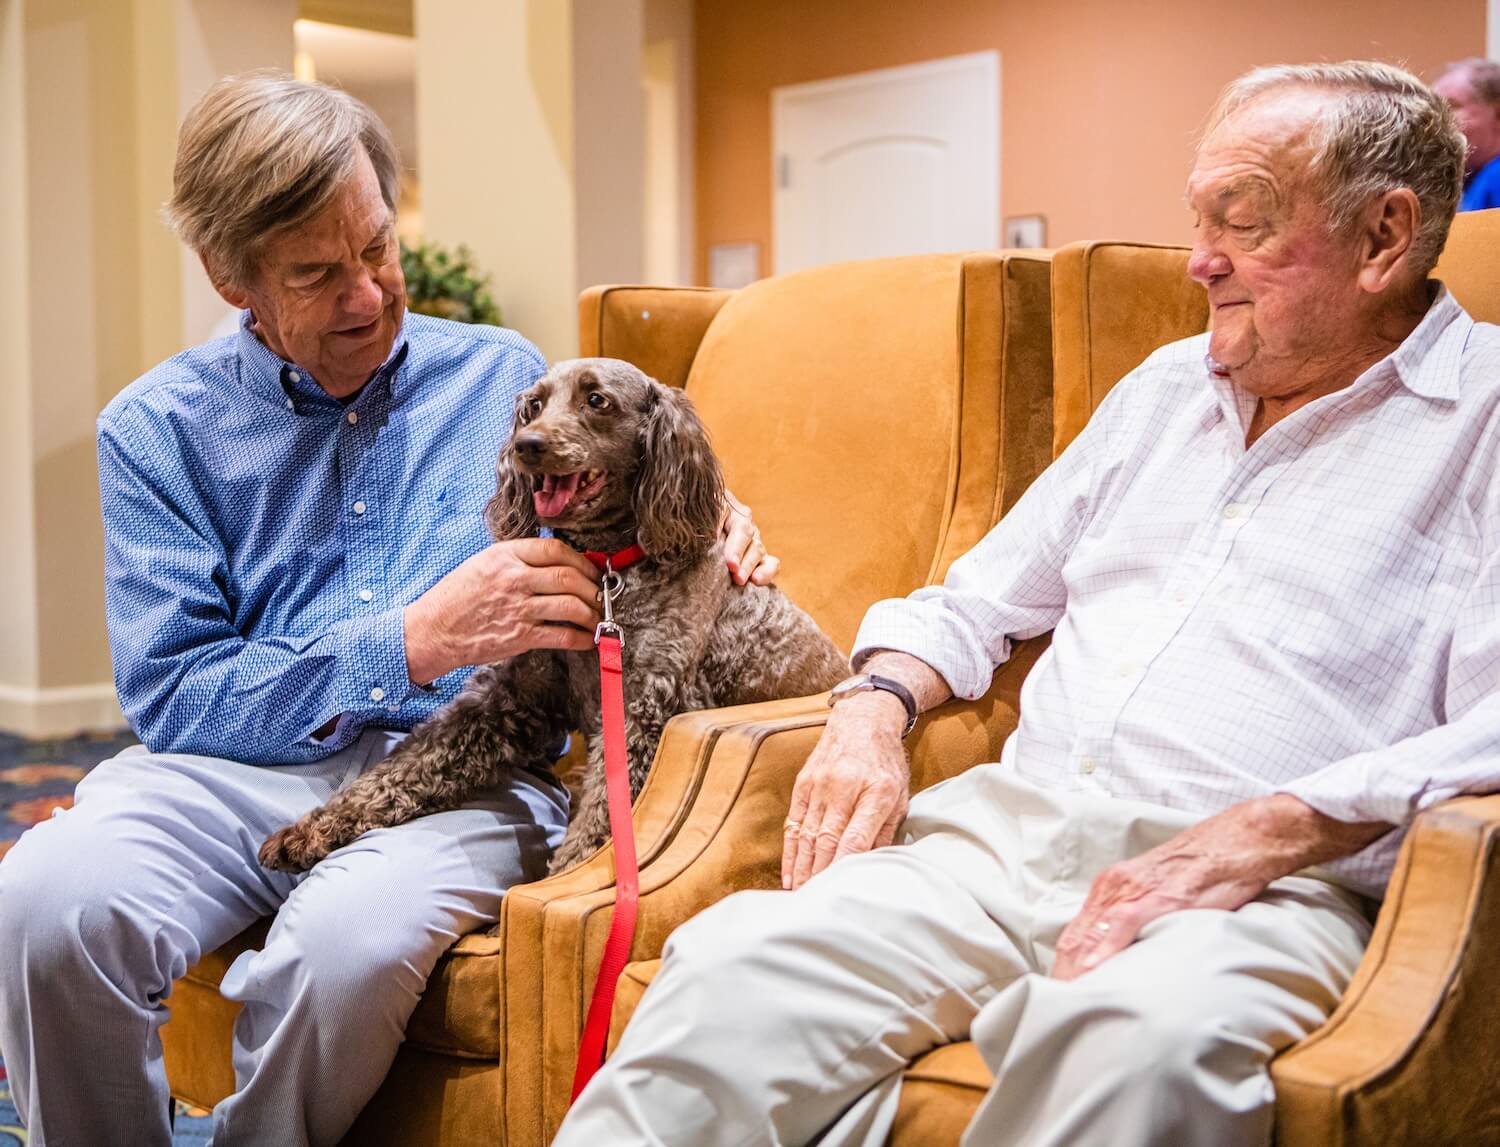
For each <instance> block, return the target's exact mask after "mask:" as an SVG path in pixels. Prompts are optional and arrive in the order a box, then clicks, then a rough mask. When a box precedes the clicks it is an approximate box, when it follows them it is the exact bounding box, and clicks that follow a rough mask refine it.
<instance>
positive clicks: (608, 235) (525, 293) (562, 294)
mask: <svg viewBox="0 0 1500 1147" xmlns="http://www.w3.org/2000/svg"><path fill="white" fill-rule="evenodd" d="M416 32H417V147H418V148H419V150H420V152H421V157H420V163H419V168H420V170H421V172H422V215H423V222H424V229H425V231H426V237H427V238H429V239H432V240H435V241H437V242H440V243H443V244H446V245H452V246H456V245H458V244H460V243H463V244H466V245H467V246H469V247H470V248H471V249H472V250H473V251H474V254H475V256H476V259H477V262H478V263H479V264H480V266H481V267H482V268H484V269H485V270H487V271H488V272H489V273H490V274H491V275H492V277H493V281H494V289H495V299H496V302H498V303H499V305H500V309H501V312H502V315H503V318H504V322H505V324H506V325H507V326H510V327H514V328H515V329H516V330H518V331H520V332H521V333H522V334H523V335H525V336H526V337H527V338H529V339H531V340H532V341H533V342H534V343H536V344H537V346H538V347H540V348H541V350H542V353H543V354H545V355H546V356H547V358H548V359H549V360H554V361H555V360H557V359H559V358H567V357H570V356H572V355H573V354H576V353H577V348H578V318H577V299H578V292H579V291H580V290H582V289H583V288H584V287H586V286H589V285H591V284H593V283H596V282H621V281H634V280H638V279H639V278H640V276H641V274H642V230H643V225H642V217H643V214H644V208H643V199H642V195H643V192H642V189H641V183H642V178H643V175H642V173H643V166H642V164H643V160H642V133H643V128H642V124H641V35H642V17H641V0H492V2H490V3H485V4H481V5H459V4H454V3H452V0H416Z"/></svg>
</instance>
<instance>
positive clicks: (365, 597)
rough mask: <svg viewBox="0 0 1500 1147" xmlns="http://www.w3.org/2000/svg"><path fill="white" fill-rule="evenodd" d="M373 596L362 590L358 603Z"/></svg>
mask: <svg viewBox="0 0 1500 1147" xmlns="http://www.w3.org/2000/svg"><path fill="white" fill-rule="evenodd" d="M374 596H375V595H374V594H373V593H371V592H370V591H369V590H367V589H362V590H360V591H359V600H360V601H369V600H370V599H371V598H373V597H374ZM377 700H378V698H377Z"/></svg>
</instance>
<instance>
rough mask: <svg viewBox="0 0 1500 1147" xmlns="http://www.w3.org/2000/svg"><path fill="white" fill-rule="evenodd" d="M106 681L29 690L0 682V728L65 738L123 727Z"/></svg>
mask: <svg viewBox="0 0 1500 1147" xmlns="http://www.w3.org/2000/svg"><path fill="white" fill-rule="evenodd" d="M128 724H129V723H128V722H127V721H126V720H125V714H124V713H122V712H120V702H119V698H118V697H116V695H115V687H114V685H113V684H112V683H110V682H104V683H101V684H98V685H67V686H63V687H61V688H56V689H32V688H27V687H25V686H20V685H5V684H0V730H4V731H5V732H7V733H19V734H20V735H21V736H23V737H67V736H71V735H73V734H74V733H82V732H87V731H90V730H94V729H124V728H126V727H127V726H128Z"/></svg>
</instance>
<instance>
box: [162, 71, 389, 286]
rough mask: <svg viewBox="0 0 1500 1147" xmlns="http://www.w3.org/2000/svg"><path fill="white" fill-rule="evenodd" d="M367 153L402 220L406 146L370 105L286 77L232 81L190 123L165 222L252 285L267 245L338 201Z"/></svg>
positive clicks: (232, 276) (219, 270) (229, 274)
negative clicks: (399, 145) (402, 148)
mask: <svg viewBox="0 0 1500 1147" xmlns="http://www.w3.org/2000/svg"><path fill="white" fill-rule="evenodd" d="M361 150H363V152H364V153H365V154H366V155H368V156H369V157H370V164H371V166H372V167H374V169H375V176H376V178H377V179H378V180H379V181H380V194H381V197H382V198H383V199H384V200H385V203H386V206H387V207H389V208H390V209H391V210H392V212H394V211H395V209H396V196H397V188H398V179H399V160H398V159H397V157H396V145H395V144H394V143H393V142H392V141H391V136H390V133H389V132H388V131H387V130H386V127H385V125H384V124H383V123H381V122H380V118H379V117H378V116H377V115H376V114H375V113H374V112H372V111H371V110H370V109H369V108H368V107H366V106H365V105H364V104H363V103H361V102H360V101H359V100H357V99H355V98H354V97H353V96H351V95H349V94H348V93H347V92H343V91H340V90H339V89H338V88H334V87H329V86H328V85H327V84H319V83H306V82H304V81H302V80H296V79H293V78H292V77H291V76H288V75H285V74H283V73H279V72H248V73H245V74H244V75H239V76H230V77H228V78H226V79H223V80H220V81H219V82H218V83H217V84H215V85H214V86H213V87H212V88H210V89H209V90H208V94H207V95H205V96H204V97H203V98H202V99H201V100H199V101H198V104H197V105H196V106H195V107H194V108H193V110H192V111H190V112H189V113H188V115H187V119H185V120H184V121H183V124H182V130H181V131H180V132H179V133H178V137H177V163H176V166H175V167H174V168H173V171H172V199H171V202H169V203H168V204H167V205H166V208H165V210H164V214H165V216H166V218H167V221H168V222H169V223H170V224H171V225H172V228H173V230H175V231H176V232H177V234H178V236H179V237H180V238H181V239H182V240H183V242H185V243H187V245H188V246H189V247H191V248H192V249H193V250H194V251H196V252H198V254H199V255H200V256H202V257H203V258H204V259H205V260H206V261H207V262H208V264H209V265H210V266H211V267H212V268H213V270H214V274H216V275H218V276H221V277H223V278H226V279H228V280H229V281H230V282H232V283H234V284H236V285H241V286H242V285H244V284H246V283H248V282H250V281H251V280H252V279H253V277H254V275H255V271H256V267H257V263H258V260H259V256H260V253H261V250H262V248H263V245H264V244H265V242H266V240H267V239H269V238H272V237H274V236H276V235H279V234H282V233H284V232H286V231H288V230H290V229H292V228H294V227H297V226H299V225H300V224H302V223H305V222H307V220H309V219H311V218H312V217H313V216H315V215H317V214H318V213H319V212H320V211H322V210H323V209H324V208H325V207H327V206H328V205H329V203H331V202H332V201H333V198H334V197H335V196H336V195H337V194H338V191H339V188H340V187H342V186H343V185H344V184H345V183H346V182H347V181H348V180H349V178H350V176H351V175H352V174H353V172H354V169H355V166H356V164H358V162H359V155H360V152H361Z"/></svg>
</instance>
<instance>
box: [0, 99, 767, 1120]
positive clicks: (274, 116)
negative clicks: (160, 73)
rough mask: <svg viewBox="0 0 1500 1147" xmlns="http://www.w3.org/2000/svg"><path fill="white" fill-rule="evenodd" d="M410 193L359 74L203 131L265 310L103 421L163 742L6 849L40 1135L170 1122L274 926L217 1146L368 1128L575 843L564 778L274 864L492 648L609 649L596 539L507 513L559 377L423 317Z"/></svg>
mask: <svg viewBox="0 0 1500 1147" xmlns="http://www.w3.org/2000/svg"><path fill="white" fill-rule="evenodd" d="M396 182H397V158H396V154H395V149H394V146H393V145H392V143H391V140H390V137H389V136H388V134H387V133H386V131H385V129H384V127H383V126H382V125H381V124H380V122H379V120H378V119H376V117H375V116H374V115H373V113H371V112H370V111H369V109H368V108H366V107H365V106H364V105H362V104H360V103H359V102H358V101H356V100H354V99H352V98H350V97H349V96H347V95H345V94H344V93H342V92H339V91H337V90H335V89H332V88H329V87H326V86H322V85H316V84H304V83H299V82H297V81H294V80H291V79H287V78H277V77H269V76H266V75H252V76H246V77H240V78H232V79H229V80H226V81H223V82H222V83H220V84H219V85H217V86H216V87H215V88H214V89H213V90H212V91H211V92H210V93H209V94H208V95H207V96H206V97H205V98H204V100H203V101H202V102H201V103H200V104H199V105H198V107H197V108H196V109H194V111H193V112H192V113H191V114H190V115H189V116H188V118H187V120H186V122H185V123H184V125H183V128H182V134H181V138H180V140H179V148H178V156H177V164H176V171H175V179H174V196H173V200H172V202H171V204H170V205H169V207H168V215H169V216H170V218H171V220H172V222H173V224H174V226H175V227H176V229H177V231H178V233H179V234H180V235H181V236H182V237H183V239H184V240H185V241H186V242H187V243H188V244H189V245H190V246H191V247H192V248H193V249H194V250H195V251H197V252H198V254H199V255H200V257H201V258H202V260H203V264H204V266H205V268H206V269H207V271H208V273H209V276H210V278H211V279H212V280H213V282H214V284H215V286H216V287H217V289H218V290H219V292H220V294H222V295H223V296H224V298H225V299H226V300H228V301H229V302H230V303H232V304H233V305H235V306H237V307H239V308H241V309H242V310H243V311H244V316H243V320H242V324H241V327H240V329H239V331H238V333H237V334H235V335H233V336H231V337H228V338H223V339H218V340H215V341H213V342H209V343H207V344H205V345H203V346H200V347H197V348H195V349H193V350H190V351H187V352H185V353H183V354H181V355H178V356H177V357H175V358H173V359H171V360H169V361H167V362H165V363H163V364H161V365H160V366H158V367H156V368H155V369H154V370H152V371H150V372H149V373H147V374H146V375H144V376H143V377H142V378H140V379H138V380H136V381H135V382H134V383H132V384H131V385H130V386H129V387H127V388H126V389H125V390H124V391H122V392H121V393H120V395H119V396H118V397H117V398H116V399H115V400H114V401H113V402H111V403H110V404H109V406H108V408H107V409H106V410H105V411H104V413H103V414H102V415H101V416H100V419H99V470H100V484H101V493H102V500H103V509H104V525H105V537H106V543H107V550H106V592H107V600H108V618H109V628H110V640H111V645H112V650H113V655H114V662H115V675H116V681H117V685H118V688H119V693H120V699H121V703H122V705H123V706H124V709H125V711H126V713H127V714H128V715H129V716H130V719H131V722H132V724H133V725H134V727H135V729H136V731H137V732H138V733H139V735H140V736H141V738H142V740H143V741H144V742H145V744H144V745H143V746H139V747H137V748H135V749H134V750H127V751H126V752H125V753H123V754H121V755H120V756H119V757H117V758H115V759H114V760H111V761H107V762H105V763H104V764H102V765H100V766H99V767H98V768H97V769H95V770H94V771H93V772H92V773H90V775H89V776H88V777H87V778H86V779H85V780H84V781H83V783H82V784H80V785H79V787H78V793H77V799H76V803H75V805H74V807H73V808H72V809H70V810H68V811H66V812H63V813H62V814H60V815H59V816H57V817H55V818H54V819H52V820H51V821H49V822H47V823H45V824H42V825H40V826H38V827H37V828H35V829H34V830H32V831H31V832H29V833H27V834H26V835H25V836H24V837H23V838H22V839H21V841H20V842H19V844H18V845H17V846H16V847H15V848H14V849H13V850H12V851H11V852H10V854H9V855H8V856H7V857H6V859H5V862H4V864H3V865H0V1053H3V1055H4V1059H5V1064H6V1068H7V1070H8V1071H9V1074H10V1081H11V1087H12V1090H13V1093H14V1097H15V1100H16V1104H17V1107H18V1108H19V1110H20V1112H21V1116H22V1119H23V1120H24V1121H25V1123H26V1125H27V1127H28V1129H29V1131H30V1136H31V1142H32V1144H33V1145H35V1147H42V1145H44V1144H47V1143H79V1144H104V1143H118V1142H122V1141H123V1140H124V1139H128V1140H129V1141H130V1142H132V1143H140V1144H165V1143H167V1142H168V1141H169V1139H170V1128H169V1125H168V1116H167V1111H168V1090H167V1081H166V1077H165V1073H164V1071H163V1067H162V1058H161V1042H160V1038H159V1035H158V1030H159V1028H160V1027H161V1025H162V1023H164V1022H165V1020H166V1018H167V1008H166V1006H165V1001H166V999H167V996H168V995H169V993H170V991H171V987H172V983H173V981H175V980H176V979H177V978H178V977H180V976H181V975H182V974H183V972H184V971H186V969H187V968H188V967H189V966H190V965H192V964H193V963H194V962H196V961H197V960H198V958H199V957H200V956H201V955H202V954H203V953H205V952H207V951H209V950H211V949H213V948H215V947H217V946H219V945H220V944H222V943H224V942H225V941H227V940H229V939H230V938H231V937H233V936H234V935H235V934H236V933H238V932H240V931H241V930H242V929H244V928H245V927H246V926H248V925H249V924H250V923H252V922H253V921H255V920H257V919H259V918H260V917H262V916H267V915H273V914H274V915H275V921H274V922H273V924H272V926H271V930H270V934H269V936H268V937H267V939H266V942H265V946H264V947H263V948H262V949H260V950H259V951H249V952H246V953H244V954H243V955H242V956H241V957H240V958H239V959H237V960H236V961H235V962H234V964H233V965H232V966H231V967H230V969H229V971H228V974H227V975H226V976H225V977H224V981H223V992H224V994H225V996H227V997H228V998H229V999H231V1000H233V1001H235V1002H236V1003H239V1004H241V1005H242V1010H241V1012H240V1015H239V1019H238V1022H237V1024H236V1026H235V1031H234V1068H235V1076H236V1081H237V1085H238V1090H237V1091H236V1093H235V1094H234V1095H233V1096H232V1097H231V1098H229V1099H226V1100H225V1101H224V1102H223V1103H221V1104H220V1105H219V1107H218V1108H217V1109H216V1110H215V1112H214V1142H215V1143H216V1144H217V1145H218V1147H234V1145H236V1144H259V1145H264V1144H276V1145H277V1147H290V1145H294V1144H332V1143H335V1142H337V1141H338V1140H339V1139H340V1138H341V1136H342V1135H343V1134H344V1133H345V1132H346V1131H347V1130H348V1128H349V1127H350V1125H351V1124H352V1123H353V1121H354V1119H355V1117H356V1115H357V1114H358V1113H359V1111H360V1109H361V1108H362V1107H363V1106H364V1104H365V1102H366V1101H367V1100H368V1099H369V1098H370V1096H371V1095H372V1094H373V1093H374V1091H375V1089H376V1088H377V1087H378V1086H379V1084H380V1081H381V1079H382V1078H383V1077H384V1075H385V1073H386V1071H387V1069H388V1068H389V1066H390V1064H391V1061H392V1060H393V1058H394V1057H395V1054H396V1049H397V1047H398V1045H399V1044H400V1042H401V1039H402V1033H403V1030H404V1028H405V1026H406V1021H407V1019H408V1017H409V1016H410V1014H411V1012H412V1009H413V1008H414V1007H415V1006H416V1003H417V1000H418V998H419V996H420V995H421V992H422V990H423V986H424V984H425V981H426V979H427V976H428V974H429V973H430V971H431V970H432V967H433V965H434V963H435V962H436V961H437V959H438V957H439V956H440V955H441V954H442V952H443V950H444V949H445V948H446V947H447V946H448V945H449V944H451V943H452V942H453V941H454V940H455V939H457V938H458V937H459V936H460V935H461V934H463V933H464V932H467V931H470V930H472V929H475V928H478V927H481V926H483V925H485V924H487V923H490V922H492V921H493V920H494V919H495V918H496V916H497V914H498V911H499V905H500V899H501V896H502V894H503V893H504V890H505V889H506V888H507V887H509V886H510V885H512V884H515V883H517V882H520V881H525V880H529V879H532V878H534V877H539V876H541V875H542V874H543V873H544V872H545V870H546V861H547V856H548V853H549V851H550V850H551V849H552V848H553V847H554V846H555V845H556V844H557V842H558V841H559V840H561V838H562V834H563V830H564V828H565V826H566V822H567V808H568V798H567V794H566V792H565V790H564V789H563V788H562V786H561V785H560V784H559V783H558V781H557V780H556V778H554V777H553V776H552V775H550V774H547V773H536V774H529V773H522V774H519V775H516V776H513V777H510V778H508V779H507V780H506V781H505V782H504V783H503V784H502V785H500V786H499V787H497V788H496V789H494V790H493V791H490V792H487V793H485V794H483V795H482V797H481V798H480V799H478V800H475V801H474V802H472V803H471V804H469V805H466V806H465V807H463V808H460V809H456V810H454V811H452V812H444V813H439V814H436V815H433V816H428V817H424V818H422V819H420V820H417V821H415V822H413V823H411V824H407V825H403V826H401V827H399V828H395V829H385V830H381V831H379V832H373V833H370V834H368V835H367V836H365V837H363V838H362V839H360V840H358V841H356V842H355V843H354V844H352V845H350V846H349V847H347V848H344V849H341V850H339V851H338V852H336V853H335V854H334V855H332V856H331V857H329V858H328V859H327V860H326V861H325V862H324V863H322V864H320V865H318V866H317V867H316V868H315V869H314V870H313V871H312V872H311V873H309V874H307V875H305V876H289V875H287V874H284V873H280V872H271V871H267V870H265V869H263V868H262V867H261V866H260V865H259V864H258V863H257V861H256V850H257V848H258V847H259V845H260V843H261V842H262V841H263V840H264V839H265V837H266V836H268V835H269V834H270V833H271V832H273V831H274V830H276V829H277V828H280V827H282V826H283V825H286V824H288V823H290V822H291V821H293V820H295V819H296V818H297V817H299V816H300V815H302V814H303V813H305V812H307V811H308V810H309V809H311V808H313V807H314V806H316V805H319V804H321V803H323V802H324V801H325V800H327V799H328V797H329V796H330V795H332V794H333V793H334V792H336V791H337V790H338V789H339V788H340V787H341V786H343V785H347V784H348V783H349V782H351V781H352V780H353V779H354V778H355V777H357V776H358V775H359V774H360V773H361V772H362V771H363V770H365V769H368V768H370V767H371V766H372V765H374V764H375V763H376V762H378V761H379V760H381V758H382V757H384V756H385V755H386V754H387V753H388V752H389V751H390V749H391V747H392V746H393V745H394V744H395V743H396V742H397V741H399V739H400V738H401V736H403V735H404V731H406V730H409V729H410V728H411V727H412V726H414V725H415V724H417V723H418V722H420V721H421V720H422V719H423V718H425V717H427V716H429V715H430V714H431V713H432V712H433V711H434V710H435V709H437V708H438V707H439V706H440V705H442V704H443V703H444V702H446V701H448V700H450V699H451V698H452V697H453V696H454V695H455V694H456V693H457V691H458V689H459V687H460V686H461V684H462V682H463V679H464V677H465V676H466V668H465V667H468V666H473V665H478V664H485V663H489V662H493V661H497V660H500V659H501V658H504V657H507V656H510V655H512V654H516V653H519V652H521V651H523V650H527V649H535V648H570V649H584V648H588V647H589V646H590V645H591V642H592V636H591V634H592V628H593V625H594V623H595V621H596V620H597V615H596V612H595V593H596V576H597V575H596V574H595V572H594V569H593V567H592V566H591V565H590V564H589V563H588V561H587V560H586V559H585V558H584V557H583V556H582V555H580V554H577V553H574V552H573V551H572V550H571V549H569V548H568V547H567V546H566V545H565V544H564V543H562V542H561V541H557V540H551V539H545V540H544V539H530V540H524V541H517V542H508V543H499V544H491V543H490V539H489V538H488V536H487V535H486V532H485V529H484V525H483V520H482V514H481V511H482V509H483V505H484V501H485V499H486V498H487V497H488V495H489V493H490V492H491V491H492V489H493V486H494V459H495V454H496V450H497V448H498V446H499V444H500V443H501V442H502V441H503V438H504V436H505V435H506V434H507V433H509V429H510V422H511V414H512V409H513V400H514V397H515V395H516V394H517V393H518V392H519V391H521V390H522V389H524V388H525V387H527V386H529V385H530V384H531V383H532V382H533V381H535V379H536V378H537V377H538V376H539V375H540V374H541V373H542V371H543V370H544V367H545V364H544V362H543V360H542V357H541V355H540V354H539V353H538V352H537V350H536V349H535V348H534V347H532V346H531V345H530V344H529V343H528V342H526V340H525V339H523V338H521V337H520V336H519V335H516V334H514V333H513V332H511V331H506V330H500V329H497V328H493V327H474V326H462V325H459V324H456V323H451V322H446V321H443V320H440V319H432V318H427V317H425V316H421V315H410V314H407V313H406V312H405V286H404V282H403V279H402V275H401V267H400V262H399V259H398V257H397V242H396V235H395V200H396ZM728 533H729V536H728V538H727V540H726V546H725V548H726V558H727V560H728V563H729V566H730V569H731V571H732V572H733V575H734V576H735V578H736V579H737V580H739V581H743V580H745V578H746V577H754V578H755V580H757V581H766V580H769V579H770V578H771V576H773V575H774V572H775V560H774V559H771V558H767V557H766V555H765V553H764V550H763V548H762V547H761V545H760V542H759V538H758V535H757V534H756V532H755V530H754V527H753V525H752V524H751V522H750V520H749V518H748V514H746V513H742V512H738V511H737V512H736V513H735V514H733V515H731V517H730V521H729V529H728Z"/></svg>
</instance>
